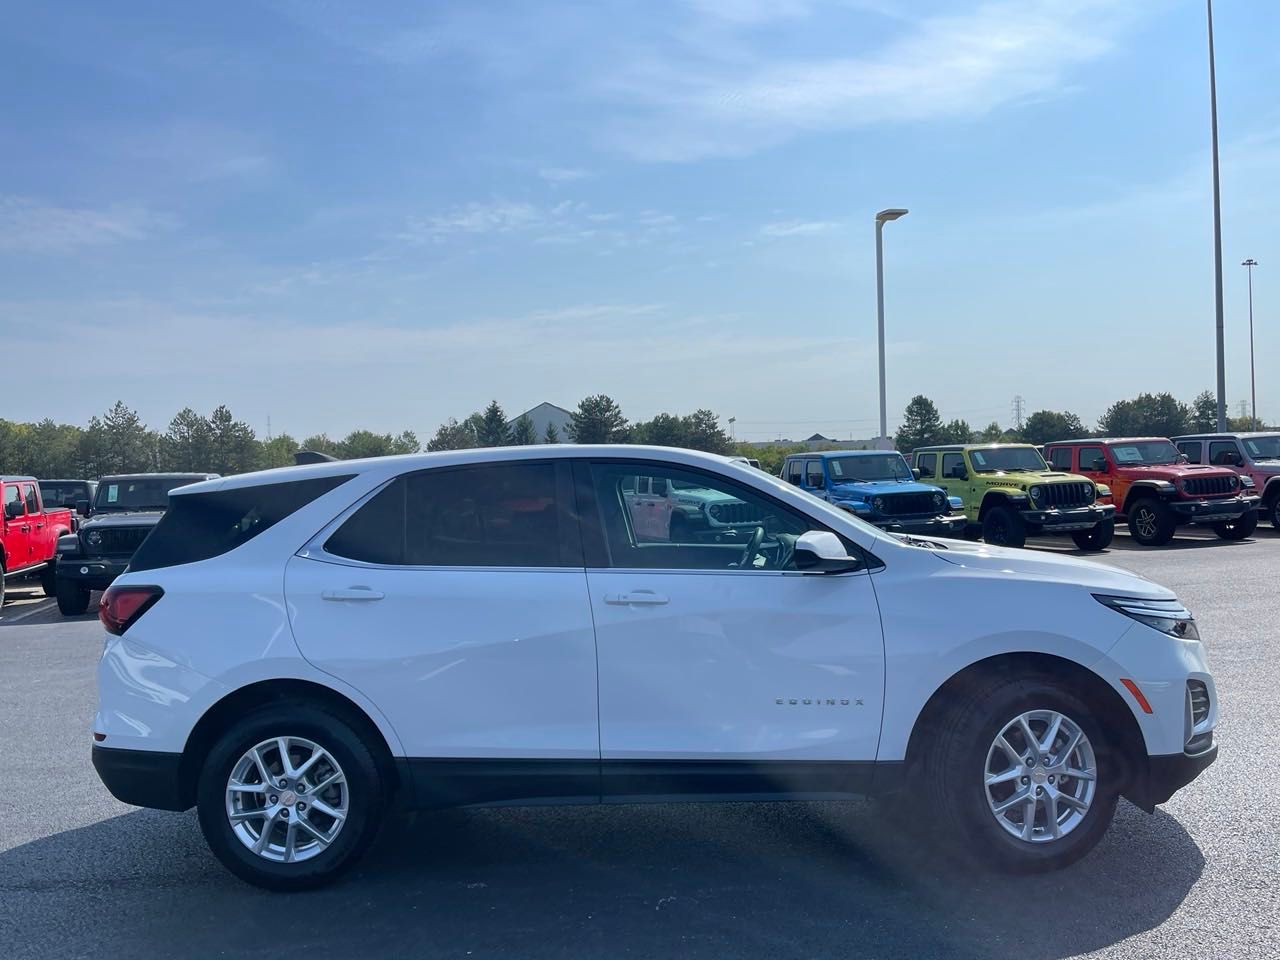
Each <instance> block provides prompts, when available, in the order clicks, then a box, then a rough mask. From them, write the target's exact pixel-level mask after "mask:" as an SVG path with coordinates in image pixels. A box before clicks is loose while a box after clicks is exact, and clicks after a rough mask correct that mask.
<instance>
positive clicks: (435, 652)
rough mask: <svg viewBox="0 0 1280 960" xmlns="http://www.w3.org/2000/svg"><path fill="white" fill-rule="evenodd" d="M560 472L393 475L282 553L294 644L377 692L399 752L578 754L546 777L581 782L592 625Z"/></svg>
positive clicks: (525, 469)
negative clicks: (293, 550) (286, 557)
mask: <svg viewBox="0 0 1280 960" xmlns="http://www.w3.org/2000/svg"><path fill="white" fill-rule="evenodd" d="M569 476H570V470H569V467H568V465H567V462H560V463H557V462H556V461H554V460H551V461H513V462H509V463H491V464H483V465H475V466H468V467H462V468H449V469H435V470H425V471H420V472H417V473H412V474H408V475H405V476H402V477H399V478H397V479H395V480H393V481H391V482H390V483H388V484H387V485H385V486H384V487H382V488H381V489H380V490H378V491H377V492H375V493H374V494H371V495H370V496H369V497H367V498H366V499H365V500H364V501H362V502H361V503H360V504H357V505H356V506H355V507H353V508H352V509H351V510H349V511H348V512H347V513H346V514H344V515H343V516H341V517H339V518H338V519H337V520H335V521H334V522H333V523H331V524H330V525H329V526H328V527H327V528H326V529H325V530H324V531H322V532H321V533H320V534H319V535H318V536H317V537H316V538H315V539H314V540H313V541H312V542H311V543H310V544H309V545H308V546H307V547H306V548H304V549H303V550H302V551H300V552H299V554H298V555H297V556H295V557H293V558H292V559H291V560H290V561H289V563H288V566H287V569H286V573H285V590H286V594H287V597H288V601H289V605H290V610H291V617H292V623H293V629H294V634H295V637H296V638H297V642H298V646H299V648H300V649H301V651H302V653H303V655H304V656H305V657H306V658H307V659H308V660H309V661H310V662H311V663H313V664H315V665H316V666H317V667H319V668H320V669H322V670H324V671H326V672H328V673H330V674H332V675H333V676H336V677H339V678H341V679H342V680H344V681H346V682H347V683H349V684H351V685H352V686H353V687H355V688H357V689H358V690H360V691H362V692H363V693H364V694H365V695H366V696H368V697H369V698H370V699H371V700H372V701H373V702H374V703H376V704H377V706H378V708H379V709H380V710H382V711H383V713H384V714H385V715H386V716H387V718H388V720H389V721H390V722H391V724H392V725H393V726H394V727H395V729H396V732H397V734H398V735H399V738H400V740H401V742H402V743H403V745H404V747H405V750H406V752H407V753H408V755H409V756H410V757H413V758H427V759H435V760H440V759H446V758H487V759H490V760H492V759H495V758H497V759H508V760H511V761H538V760H550V759H556V760H574V761H584V762H585V765H577V766H570V767H567V768H565V769H566V770H567V771H568V773H567V774H566V775H567V776H568V775H570V774H571V775H573V776H574V777H578V776H583V777H585V778H584V779H581V780H573V782H566V783H564V784H561V785H560V787H554V788H548V789H550V790H551V792H552V793H554V794H555V795H557V796H560V795H565V796H569V795H575V794H576V793H579V792H581V791H582V790H583V789H586V790H588V792H594V790H595V789H596V785H597V780H596V779H595V777H596V774H595V771H596V764H597V763H598V758H599V730H598V725H597V719H598V718H597V713H596V654H595V638H594V633H593V630H592V623H591V610H590V605H589V603H588V600H587V590H586V576H585V572H584V570H583V565H582V560H581V543H580V539H579V534H578V524H577V519H576V517H575V516H574V515H573V513H572V495H571V486H570V480H569ZM516 766H517V767H520V768H521V769H528V767H527V766H523V767H522V766H521V765H520V764H517V765H516ZM451 769H452V768H451ZM584 771H589V775H586V774H584ZM516 779H519V778H516ZM491 786H493V788H494V789H496V790H499V792H501V791H502V790H505V789H507V786H506V785H504V784H502V783H497V782H496V781H495V782H493V783H492V784H491ZM510 789H511V790H512V791H514V794H515V795H519V794H520V793H521V788H520V787H519V785H518V784H515V783H512V784H511V785H510ZM543 792H544V793H545V791H543ZM486 799H494V797H493V796H492V795H489V796H487V797H486Z"/></svg>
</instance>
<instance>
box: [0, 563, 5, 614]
mask: <svg viewBox="0 0 1280 960" xmlns="http://www.w3.org/2000/svg"><path fill="white" fill-rule="evenodd" d="M3 606H4V566H3V564H0V607H3Z"/></svg>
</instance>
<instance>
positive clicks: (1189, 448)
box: [1178, 440, 1203, 463]
mask: <svg viewBox="0 0 1280 960" xmlns="http://www.w3.org/2000/svg"><path fill="white" fill-rule="evenodd" d="M1202 447H1203V444H1202V443H1201V442H1200V441H1199V440H1184V441H1183V442H1182V443H1180V444H1178V450H1179V452H1181V454H1182V455H1183V456H1184V457H1186V458H1187V462H1188V463H1199V462H1200V450H1201V448H1202Z"/></svg>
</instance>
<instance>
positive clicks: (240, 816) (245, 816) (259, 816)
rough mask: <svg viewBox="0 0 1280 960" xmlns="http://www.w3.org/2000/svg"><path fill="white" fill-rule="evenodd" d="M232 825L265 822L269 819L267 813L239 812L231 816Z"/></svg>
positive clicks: (263, 811)
mask: <svg viewBox="0 0 1280 960" xmlns="http://www.w3.org/2000/svg"><path fill="white" fill-rule="evenodd" d="M228 816H230V818H231V822H232V823H244V822H245V821H246V820H265V819H267V811H266V810H265V809H259V810H237V811H236V812H235V813H232V814H229V815H228Z"/></svg>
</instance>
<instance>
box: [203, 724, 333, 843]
mask: <svg viewBox="0 0 1280 960" xmlns="http://www.w3.org/2000/svg"><path fill="white" fill-rule="evenodd" d="M349 803H350V796H349V794H348V791H347V779H346V776H345V774H344V773H343V772H342V768H341V767H340V766H339V765H338V761H337V760H336V759H334V757H333V754H331V753H330V752H329V751H327V750H325V749H324V748H323V747H321V746H320V745H319V744H317V743H315V742H314V741H312V740H307V739H304V738H302V737H274V738H272V739H270V740H263V741H262V742H261V743H259V744H257V745H256V746H254V747H252V748H250V749H249V750H247V751H245V753H244V754H243V755H242V756H241V757H240V759H239V760H238V761H236V763H235V765H234V766H233V767H232V768H231V776H230V777H229V778H228V779H227V790H226V807H227V820H228V821H229V822H230V824H231V831H232V833H234V834H235V836H236V838H237V839H238V840H239V841H240V842H241V843H242V844H244V845H245V847H247V848H248V849H249V850H250V851H251V852H253V853H254V854H256V855H257V856H259V857H262V858H263V859H264V860H271V861H274V862H276V863H295V862H298V861H301V860H309V859H311V858H312V857H315V856H318V855H319V854H320V853H323V852H324V851H325V850H326V849H327V848H328V847H329V846H330V845H331V844H332V843H333V841H334V840H335V839H337V836H338V834H339V833H340V832H341V831H342V827H343V825H344V824H345V823H346V821H347V815H348V813H349Z"/></svg>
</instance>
